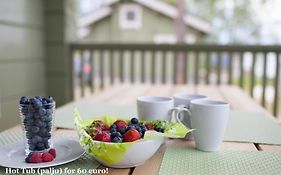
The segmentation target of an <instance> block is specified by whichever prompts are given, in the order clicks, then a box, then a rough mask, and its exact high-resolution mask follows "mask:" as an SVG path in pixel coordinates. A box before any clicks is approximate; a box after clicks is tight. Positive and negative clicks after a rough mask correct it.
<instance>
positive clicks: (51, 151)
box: [49, 148, 57, 158]
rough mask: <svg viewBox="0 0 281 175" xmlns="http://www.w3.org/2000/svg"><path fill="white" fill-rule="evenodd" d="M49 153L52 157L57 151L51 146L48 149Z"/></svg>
mask: <svg viewBox="0 0 281 175" xmlns="http://www.w3.org/2000/svg"><path fill="white" fill-rule="evenodd" d="M49 153H50V154H51V155H52V156H53V157H54V158H56V157H57V153H56V150H55V149H54V148H51V149H50V150H49Z"/></svg>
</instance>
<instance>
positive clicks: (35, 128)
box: [31, 126, 40, 134]
mask: <svg viewBox="0 0 281 175" xmlns="http://www.w3.org/2000/svg"><path fill="white" fill-rule="evenodd" d="M39 130H40V128H39V127H37V126H33V127H32V128H31V132H32V133H34V134H35V133H38V132H39Z"/></svg>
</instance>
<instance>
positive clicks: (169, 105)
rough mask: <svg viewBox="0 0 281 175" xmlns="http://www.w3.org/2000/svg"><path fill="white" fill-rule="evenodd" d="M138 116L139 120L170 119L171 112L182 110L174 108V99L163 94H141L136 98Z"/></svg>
mask: <svg viewBox="0 0 281 175" xmlns="http://www.w3.org/2000/svg"><path fill="white" fill-rule="evenodd" d="M137 110H138V117H139V119H141V120H166V121H170V120H171V118H172V113H173V112H174V111H177V112H178V113H181V112H182V111H183V110H182V109H178V108H174V100H173V98H170V97H163V96H141V97H138V98H137Z"/></svg>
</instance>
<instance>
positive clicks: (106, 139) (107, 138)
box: [95, 131, 111, 142]
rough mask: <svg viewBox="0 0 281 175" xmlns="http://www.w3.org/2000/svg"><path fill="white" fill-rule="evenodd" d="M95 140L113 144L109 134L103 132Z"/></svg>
mask: <svg viewBox="0 0 281 175" xmlns="http://www.w3.org/2000/svg"><path fill="white" fill-rule="evenodd" d="M95 140H98V141H102V142H111V137H110V135H109V134H108V133H107V132H105V131H103V132H102V133H101V134H98V135H96V137H95Z"/></svg>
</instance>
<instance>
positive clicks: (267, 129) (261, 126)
mask: <svg viewBox="0 0 281 175" xmlns="http://www.w3.org/2000/svg"><path fill="white" fill-rule="evenodd" d="M270 117H271V116H267V115H266V114H264V113H258V112H244V111H231V112H230V118H229V122H228V126H227V129H226V132H225V137H224V140H225V141H238V142H253V143H264V144H275V145H281V136H280V135H281V126H280V125H279V124H278V123H277V122H274V121H273V120H272V119H271V118H270Z"/></svg>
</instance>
